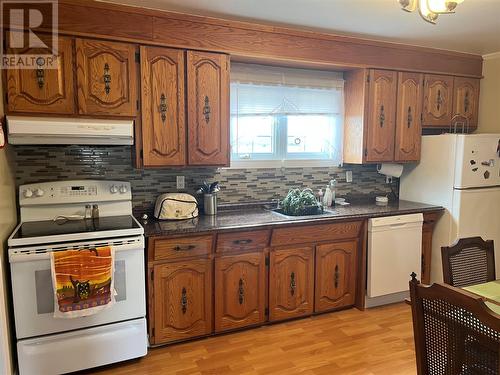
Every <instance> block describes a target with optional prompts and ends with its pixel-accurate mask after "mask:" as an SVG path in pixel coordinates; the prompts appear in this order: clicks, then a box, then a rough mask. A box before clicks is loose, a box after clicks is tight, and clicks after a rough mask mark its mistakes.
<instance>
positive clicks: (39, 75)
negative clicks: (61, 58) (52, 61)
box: [36, 66, 45, 89]
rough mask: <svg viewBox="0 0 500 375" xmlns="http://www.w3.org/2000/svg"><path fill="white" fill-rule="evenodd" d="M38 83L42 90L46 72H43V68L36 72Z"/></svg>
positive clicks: (39, 67)
mask: <svg viewBox="0 0 500 375" xmlns="http://www.w3.org/2000/svg"><path fill="white" fill-rule="evenodd" d="M36 81H37V83H38V87H39V88H41V89H42V88H43V86H44V85H45V70H43V69H42V67H41V66H38V69H37V70H36Z"/></svg>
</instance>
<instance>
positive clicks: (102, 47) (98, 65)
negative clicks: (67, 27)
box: [76, 39, 137, 116]
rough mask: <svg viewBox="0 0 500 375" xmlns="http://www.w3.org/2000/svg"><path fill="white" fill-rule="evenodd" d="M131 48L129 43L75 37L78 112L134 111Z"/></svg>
mask: <svg viewBox="0 0 500 375" xmlns="http://www.w3.org/2000/svg"><path fill="white" fill-rule="evenodd" d="M135 50H136V47H135V46H134V45H132V44H124V43H116V42H101V41H95V40H85V39H77V40H76V64H77V82H78V112H79V113H80V114H83V115H117V116H135V115H136V110H137V77H136V71H137V69H136V62H135Z"/></svg>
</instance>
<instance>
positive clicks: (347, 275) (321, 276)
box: [315, 240, 358, 312]
mask: <svg viewBox="0 0 500 375" xmlns="http://www.w3.org/2000/svg"><path fill="white" fill-rule="evenodd" d="M357 248H358V242H357V241H356V240H353V241H349V242H338V243H331V244H325V245H319V246H317V247H316V292H315V295H316V300H315V311H316V312H321V311H327V310H331V309H335V308H339V307H345V306H351V305H354V299H355V297H356V260H357V257H356V252H357Z"/></svg>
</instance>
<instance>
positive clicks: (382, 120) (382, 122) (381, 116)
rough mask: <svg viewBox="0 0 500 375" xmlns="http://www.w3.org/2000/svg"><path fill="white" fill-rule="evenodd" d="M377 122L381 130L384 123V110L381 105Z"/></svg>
mask: <svg viewBox="0 0 500 375" xmlns="http://www.w3.org/2000/svg"><path fill="white" fill-rule="evenodd" d="M379 121H380V127H381V128H383V127H384V123H385V108H384V105H383V104H382V105H381V106H380V116H379Z"/></svg>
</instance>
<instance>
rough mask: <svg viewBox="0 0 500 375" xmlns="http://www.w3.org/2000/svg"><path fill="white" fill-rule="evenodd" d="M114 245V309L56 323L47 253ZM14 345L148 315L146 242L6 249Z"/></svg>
mask: <svg viewBox="0 0 500 375" xmlns="http://www.w3.org/2000/svg"><path fill="white" fill-rule="evenodd" d="M105 245H112V246H113V247H114V249H115V274H114V277H115V280H114V284H115V289H116V292H117V295H116V296H115V297H116V303H115V304H114V305H113V306H112V307H110V308H109V309H106V310H103V311H101V312H99V313H97V314H95V315H91V316H86V317H80V318H68V319H64V318H63V319H61V318H54V316H53V314H54V292H53V289H52V278H51V270H50V253H49V252H50V251H56V250H64V249H73V248H79V247H82V246H85V247H98V246H105ZM9 261H10V265H11V279H12V291H13V300H14V315H15V323H16V335H17V339H18V340H19V339H24V338H29V337H36V336H41V335H47V334H52V333H56V332H64V331H70V330H75V329H81V328H88V327H93V326H99V325H103V324H109V323H114V322H121V321H126V320H131V319H136V318H141V317H144V316H145V315H146V299H145V276H144V238H143V237H142V236H140V237H131V238H121V239H116V240H109V241H106V242H104V241H100V242H92V243H90V242H85V243H81V242H79V243H72V244H69V245H68V244H64V245H59V246H56V245H53V246H44V247H43V248H37V247H30V248H16V249H12V248H11V249H9Z"/></svg>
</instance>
